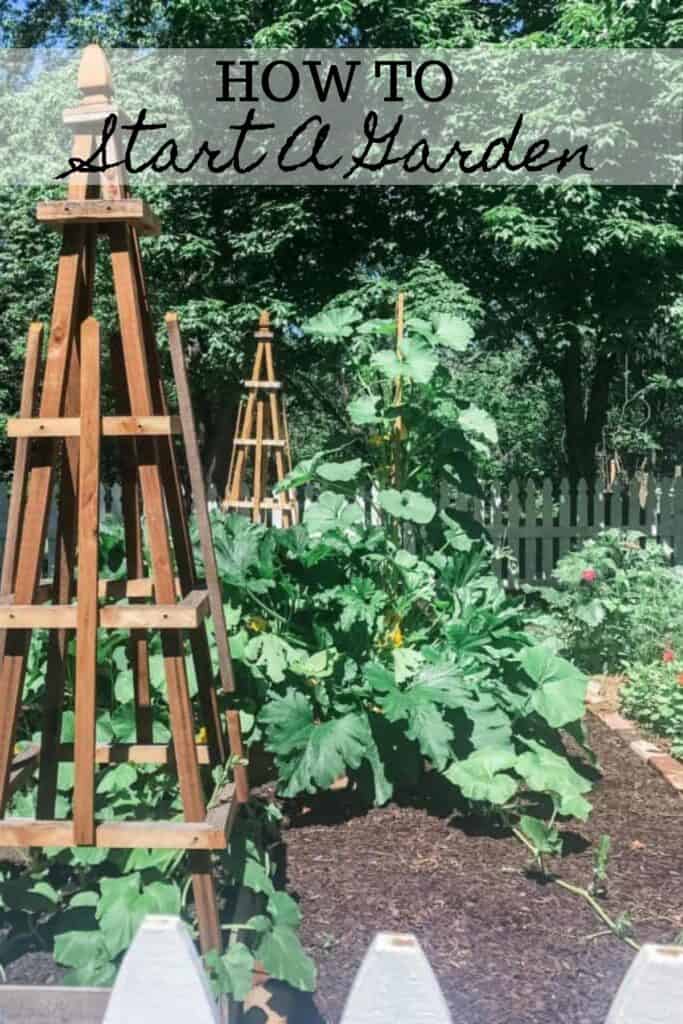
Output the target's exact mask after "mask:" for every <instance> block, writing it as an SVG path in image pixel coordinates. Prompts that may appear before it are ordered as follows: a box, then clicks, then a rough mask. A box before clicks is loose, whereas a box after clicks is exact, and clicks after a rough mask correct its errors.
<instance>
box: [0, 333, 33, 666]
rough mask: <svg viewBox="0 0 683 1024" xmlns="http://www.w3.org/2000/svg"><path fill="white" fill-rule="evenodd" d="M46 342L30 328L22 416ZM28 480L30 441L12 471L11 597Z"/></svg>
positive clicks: (2, 583) (6, 569) (3, 581)
mask: <svg viewBox="0 0 683 1024" xmlns="http://www.w3.org/2000/svg"><path fill="white" fill-rule="evenodd" d="M42 343H43V325H42V324H40V323H33V324H31V326H30V327H29V331H28V339H27V341H26V358H25V361H24V375H23V379H22V384H21V402H20V414H21V415H22V416H31V415H33V411H34V406H35V403H36V395H37V391H38V375H39V373H40V353H41V347H42ZM27 478H28V441H27V440H20V441H17V445H16V448H15V452H14V468H13V472H12V493H11V494H10V500H9V508H8V510H7V523H6V526H5V546H4V552H3V559H2V575H1V576H0V596H4V595H7V594H10V593H11V591H12V589H13V587H14V572H15V569H16V564H17V553H18V550H19V538H20V536H21V523H22V510H23V507H24V498H25V496H26V481H27ZM5 640H6V635H5V634H4V633H1V634H0V661H1V660H2V656H3V654H4V652H5Z"/></svg>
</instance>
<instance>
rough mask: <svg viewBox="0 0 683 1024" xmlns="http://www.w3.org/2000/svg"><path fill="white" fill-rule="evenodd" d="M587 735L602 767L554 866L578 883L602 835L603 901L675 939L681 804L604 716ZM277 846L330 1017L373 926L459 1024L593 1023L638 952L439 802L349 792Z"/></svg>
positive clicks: (682, 911) (298, 823) (638, 933)
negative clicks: (417, 947)
mask: <svg viewBox="0 0 683 1024" xmlns="http://www.w3.org/2000/svg"><path fill="white" fill-rule="evenodd" d="M590 732H591V737H592V745H593V748H594V750H595V751H596V753H597V755H598V757H599V760H600V763H601V767H602V770H603V773H604V774H603V779H602V782H601V783H600V784H599V785H598V786H597V788H596V790H595V794H594V814H593V816H592V817H591V820H590V822H589V823H588V824H586V825H578V826H577V825H573V826H571V828H568V829H567V841H566V844H565V845H566V846H567V847H568V848H569V852H567V854H566V855H565V856H564V857H563V858H562V859H561V861H559V862H555V865H554V867H555V869H556V870H557V872H558V874H561V875H562V876H563V877H565V878H566V879H567V880H568V881H572V882H575V883H579V884H583V885H587V884H588V883H589V882H590V879H591V866H592V850H591V844H592V843H593V842H594V841H595V840H597V839H598V838H599V836H600V835H601V834H602V833H608V834H609V835H610V836H611V839H612V856H611V859H610V869H609V875H610V878H609V893H608V897H607V898H606V900H605V901H604V905H605V908H606V909H607V910H608V911H609V913H610V914H611V915H612V916H613V917H618V916H619V915H620V914H621V913H622V912H627V913H628V914H629V916H630V917H631V919H632V921H633V925H634V935H635V937H636V939H637V940H638V941H639V942H645V941H658V942H668V941H671V940H672V939H673V938H674V937H676V936H677V935H678V934H679V933H680V932H681V931H683V815H682V812H683V801H682V800H681V798H680V796H678V794H677V793H675V792H674V791H673V790H672V789H671V788H670V787H669V786H668V785H667V784H666V783H665V782H664V781H663V780H662V779H661V777H660V776H659V775H658V774H657V773H656V772H654V771H653V770H651V769H649V768H647V767H646V766H645V765H644V764H642V762H640V761H639V760H638V759H637V757H636V756H635V755H634V754H633V753H632V752H631V751H630V750H629V749H628V747H627V746H626V745H625V744H623V743H621V742H620V741H619V740H618V739H617V738H615V737H614V736H613V735H612V734H611V733H610V732H609V730H607V729H606V728H605V727H604V726H602V725H601V724H600V723H598V722H594V723H591V724H590ZM434 811H436V812H437V813H434ZM285 843H286V872H287V880H288V883H289V888H290V891H291V892H292V893H294V894H295V895H296V896H298V897H299V899H300V900H301V909H302V911H303V925H302V939H303V942H304V944H305V946H306V948H307V950H308V952H309V953H310V954H311V955H312V956H313V957H314V959H315V961H316V962H317V964H318V966H319V988H318V993H317V995H316V1004H317V1007H318V1009H319V1011H320V1013H321V1015H322V1016H324V1018H326V1019H327V1021H329V1024H337V1022H338V1021H339V1020H340V1017H341V1013H342V1009H343V1006H344V1000H345V998H346V996H347V994H348V992H349V989H350V986H351V983H352V981H353V977H354V975H355V973H356V971H357V969H358V967H359V965H360V961H361V959H362V957H363V954H364V952H365V949H366V948H367V946H368V944H369V943H370V941H371V939H372V937H373V935H374V934H375V932H377V931H382V930H383V931H406V932H414V933H415V934H416V935H417V937H418V939H419V940H420V942H421V943H422V945H423V947H424V949H425V951H426V953H427V955H428V957H429V959H430V962H431V964H432V966H433V968H434V971H435V972H436V975H437V977H438V979H439V982H440V984H441V986H442V989H443V992H444V995H445V997H446V1000H447V1002H448V1004H449V1006H450V1008H451V1012H452V1014H453V1017H454V1020H455V1021H456V1022H457V1021H463V1020H470V1021H472V1020H476V1021H477V1024H555V1022H558V1024H560V1022H561V1024H603V1021H604V1019H605V1016H606V1013H607V1010H608V1007H609V1005H610V1002H611V1000H612V997H613V996H614V993H615V992H616V990H617V988H618V986H619V983H620V981H621V979H622V977H623V975H624V972H625V971H626V968H627V967H628V965H629V963H630V962H631V959H632V958H633V956H634V953H633V951H632V950H631V949H629V948H628V947H627V946H626V945H625V944H624V943H622V942H621V941H620V940H619V939H617V938H615V937H614V936H613V935H611V934H609V933H608V934H605V932H604V926H603V925H602V924H601V922H600V921H599V920H597V918H596V917H595V916H594V914H593V912H592V911H591V910H590V908H589V907H588V906H587V905H586V904H585V903H584V902H583V901H581V900H580V899H578V898H576V897H575V896H573V895H571V894H570V893H567V892H565V891H563V890H561V889H559V888H558V887H557V886H555V885H553V884H542V883H540V882H539V881H537V880H534V878H532V877H529V876H528V875H526V874H525V865H526V864H527V862H528V856H527V853H526V851H525V849H524V848H523V847H521V845H520V844H519V842H518V841H517V840H516V839H515V838H514V837H513V836H510V835H504V834H498V835H497V834H495V833H492V832H491V831H490V830H487V829H486V828H484V827H482V825H481V823H477V822H473V821H471V820H469V821H468V820H467V819H465V818H463V817H461V816H458V815H456V816H452V815H448V816H443V813H442V816H439V813H438V807H436V808H434V809H433V811H432V812H431V813H430V811H427V810H424V809H417V808H415V807H411V806H396V805H391V806H388V807H383V808H379V809H374V810H370V811H368V812H367V813H361V814H358V809H357V808H354V807H353V797H352V795H350V794H344V793H337V794H327V795H326V797H325V798H324V800H322V801H321V802H320V803H319V804H318V805H316V806H313V807H312V808H311V809H310V811H308V813H303V814H302V813H298V814H297V815H295V816H292V820H291V822H290V824H289V826H288V828H287V830H286V831H285ZM272 1005H273V1007H274V1008H277V1005H278V1001H277V999H276V998H275V997H274V998H273V1001H272ZM284 1009H285V1007H284V1005H283V1006H282V1009H281V1010H280V1012H282V1011H283V1010H284ZM250 1016H251V1015H250ZM254 1019H255V1020H256V1019H257V1018H256V1017H254ZM261 1019H263V1018H261ZM298 1019H299V1018H298V1017H296V1016H292V1017H290V1020H298ZM307 1019H308V1017H307Z"/></svg>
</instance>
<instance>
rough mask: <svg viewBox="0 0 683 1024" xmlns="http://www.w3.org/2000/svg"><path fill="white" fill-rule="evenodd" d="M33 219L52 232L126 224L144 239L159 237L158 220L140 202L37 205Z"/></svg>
mask: <svg viewBox="0 0 683 1024" xmlns="http://www.w3.org/2000/svg"><path fill="white" fill-rule="evenodd" d="M36 218H37V220H39V221H40V222H41V223H43V224H47V225H48V227H51V228H57V229H59V228H61V227H63V226H64V225H65V224H100V223H104V224H116V223H126V224H130V225H131V227H135V228H137V230H138V231H139V232H140V233H141V234H143V235H158V234H159V232H160V230H161V225H160V222H159V218H158V217H156V216H155V214H153V213H152V211H151V210H150V208H149V206H148V205H147V203H145V202H143V201H142V200H141V199H80V200H78V199H52V200H49V201H46V202H42V203H38V206H37V207H36Z"/></svg>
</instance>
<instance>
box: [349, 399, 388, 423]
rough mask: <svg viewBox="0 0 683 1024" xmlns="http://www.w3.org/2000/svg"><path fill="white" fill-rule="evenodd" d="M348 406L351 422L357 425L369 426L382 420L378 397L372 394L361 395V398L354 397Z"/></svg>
mask: <svg viewBox="0 0 683 1024" xmlns="http://www.w3.org/2000/svg"><path fill="white" fill-rule="evenodd" d="M346 408H347V410H348V413H349V416H350V418H351V422H352V423H355V425H356V426H357V427H365V426H369V425H370V424H373V423H379V421H380V417H379V416H378V415H377V398H374V397H372V396H371V395H360V397H359V398H354V400H353V401H352V402H349V404H348V405H347V407H346Z"/></svg>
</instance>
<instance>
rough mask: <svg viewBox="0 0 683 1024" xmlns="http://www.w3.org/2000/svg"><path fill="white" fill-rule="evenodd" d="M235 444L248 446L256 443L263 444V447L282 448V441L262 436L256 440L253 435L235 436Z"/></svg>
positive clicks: (254, 445)
mask: <svg viewBox="0 0 683 1024" xmlns="http://www.w3.org/2000/svg"><path fill="white" fill-rule="evenodd" d="M235 444H236V445H248V446H249V447H256V445H257V444H261V445H263V447H264V448H284V446H285V442H284V441H276V440H274V439H273V438H268V437H264V438H262V439H261V440H260V441H256V440H255V439H254V438H253V437H236V438H235Z"/></svg>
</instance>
